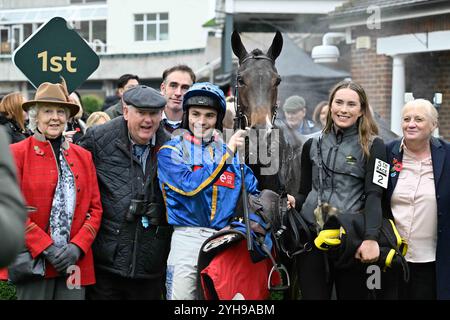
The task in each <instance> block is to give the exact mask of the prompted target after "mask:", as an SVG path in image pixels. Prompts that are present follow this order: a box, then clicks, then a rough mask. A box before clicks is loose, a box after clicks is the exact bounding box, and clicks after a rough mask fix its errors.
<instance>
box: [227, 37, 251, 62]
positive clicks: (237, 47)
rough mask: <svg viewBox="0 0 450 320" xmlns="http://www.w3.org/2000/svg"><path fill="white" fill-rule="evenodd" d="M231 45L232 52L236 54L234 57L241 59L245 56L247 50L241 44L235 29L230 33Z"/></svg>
mask: <svg viewBox="0 0 450 320" xmlns="http://www.w3.org/2000/svg"><path fill="white" fill-rule="evenodd" d="M231 47H232V48H233V52H234V54H235V55H236V57H238V58H239V61H241V60H242V59H244V58H245V57H246V56H247V50H246V49H245V47H244V45H243V44H242V41H241V36H240V35H239V32H237V31H236V30H235V31H233V34H232V35H231Z"/></svg>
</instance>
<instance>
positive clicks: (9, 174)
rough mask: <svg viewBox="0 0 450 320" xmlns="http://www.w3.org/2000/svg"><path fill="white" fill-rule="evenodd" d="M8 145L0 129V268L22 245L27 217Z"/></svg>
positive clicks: (3, 132)
mask: <svg viewBox="0 0 450 320" xmlns="http://www.w3.org/2000/svg"><path fill="white" fill-rule="evenodd" d="M8 144H9V141H8V138H7V135H6V133H5V131H4V129H2V128H1V127H0V150H1V152H0V267H4V266H6V265H8V264H9V263H11V262H12V261H13V260H14V258H15V256H16V255H17V253H19V250H20V249H21V248H22V246H23V245H24V240H25V219H26V217H27V215H26V210H25V206H24V204H23V198H22V194H21V193H20V190H19V187H18V186H17V183H16V174H15V172H16V168H15V166H14V163H13V160H12V157H11V154H10V152H9V148H8Z"/></svg>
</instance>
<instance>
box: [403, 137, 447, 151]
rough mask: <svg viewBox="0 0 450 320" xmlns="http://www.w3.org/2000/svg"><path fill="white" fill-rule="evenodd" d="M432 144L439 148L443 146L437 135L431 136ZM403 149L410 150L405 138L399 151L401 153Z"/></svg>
mask: <svg viewBox="0 0 450 320" xmlns="http://www.w3.org/2000/svg"><path fill="white" fill-rule="evenodd" d="M430 145H431V147H435V148H439V147H441V146H442V144H441V142H440V141H439V139H438V138H435V137H431V138H430ZM403 149H406V150H408V148H407V147H406V144H405V138H402V139H401V141H400V145H399V148H398V152H399V153H401V152H403Z"/></svg>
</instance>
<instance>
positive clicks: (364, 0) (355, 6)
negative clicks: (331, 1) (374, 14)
mask: <svg viewBox="0 0 450 320" xmlns="http://www.w3.org/2000/svg"><path fill="white" fill-rule="evenodd" d="M420 2H432V1H430V0H349V1H347V2H345V3H344V4H343V5H342V6H340V7H337V8H336V9H335V10H334V11H333V12H330V14H329V15H330V16H332V17H337V16H348V15H357V14H360V13H366V10H367V8H368V7H369V6H377V7H379V8H380V9H396V8H398V7H400V6H408V5H411V4H416V3H420Z"/></svg>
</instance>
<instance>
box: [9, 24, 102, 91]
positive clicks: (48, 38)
mask: <svg viewBox="0 0 450 320" xmlns="http://www.w3.org/2000/svg"><path fill="white" fill-rule="evenodd" d="M13 62H14V64H15V65H16V67H17V68H19V70H20V71H22V73H23V74H24V75H25V77H27V79H28V80H29V81H30V82H31V83H32V84H33V86H34V87H35V88H37V87H39V85H40V84H41V83H43V82H51V83H60V82H61V78H60V76H62V77H64V79H65V80H66V84H67V89H68V90H69V92H73V91H74V90H76V89H77V88H78V87H79V86H80V85H81V84H82V83H83V82H84V81H86V79H87V78H89V76H90V75H91V74H92V73H93V72H94V71H95V70H96V69H97V67H98V65H99V63H100V60H99V58H98V56H97V54H96V53H95V52H94V51H93V50H92V49H91V47H89V45H88V44H87V43H86V41H85V40H84V39H83V38H82V37H81V36H80V35H79V34H78V33H77V32H76V31H75V30H73V29H72V28H71V27H70V26H68V24H67V21H66V20H64V19H63V18H60V17H56V18H53V19H51V20H50V21H48V22H47V23H46V24H44V25H42V26H41V27H40V28H39V29H38V30H37V31H36V32H35V33H34V34H33V35H31V37H29V38H28V39H27V40H26V41H25V42H24V43H23V44H22V45H21V46H20V47H19V48H17V50H16V51H14V54H13Z"/></svg>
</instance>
